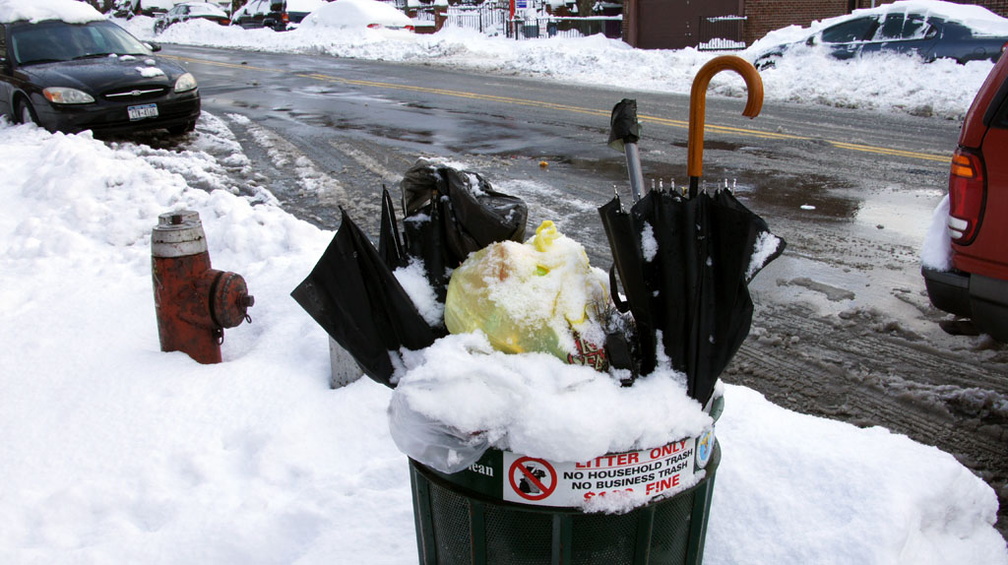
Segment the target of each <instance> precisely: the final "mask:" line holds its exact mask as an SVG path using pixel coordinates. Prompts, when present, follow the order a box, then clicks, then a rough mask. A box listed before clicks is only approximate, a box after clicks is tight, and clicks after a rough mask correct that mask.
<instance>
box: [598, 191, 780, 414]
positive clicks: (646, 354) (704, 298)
mask: <svg viewBox="0 0 1008 565" xmlns="http://www.w3.org/2000/svg"><path fill="white" fill-rule="evenodd" d="M599 213H600V214H601V216H602V222H603V225H604V226H605V227H606V233H607V235H608V237H609V242H610V248H611V249H612V252H613V257H614V259H615V269H616V271H617V272H618V274H619V280H620V282H621V283H622V286H623V288H624V291H625V292H626V302H627V303H628V306H629V311H630V313H631V315H632V316H633V318H634V321H635V324H636V332H635V337H634V341H635V343H634V348H633V349H634V351H635V358H636V361H637V367H636V369H637V371H638V373H639V374H641V375H646V374H649V373H650V372H652V371H653V370H654V369H655V368H656V367H657V366H658V362H659V361H658V360H659V358H660V356H662V355H664V356H665V357H667V358H668V359H669V361H670V363H671V365H672V367H673V368H674V369H676V370H679V371H682V372H684V373H686V376H687V382H688V389H689V391H688V392H689V394H690V396H691V397H693V398H695V399H696V400H698V401H700V402H701V403H706V402H707V400H708V399H709V398H710V396H711V393H712V392H713V390H714V384H715V383H716V381H717V378H718V376H719V375H720V374H721V372H722V371H723V370H724V368H725V366H727V364H728V362H729V361H730V360H731V358H732V357H733V356H734V355H735V353H736V352H737V351H738V348H739V347H740V346H741V345H742V342H743V341H744V340H745V338H746V336H747V335H748V333H749V327H750V324H751V322H752V314H753V303H752V299H751V297H750V295H749V289H748V286H747V285H748V282H749V281H750V280H751V279H752V277H753V276H755V275H756V273H758V272H759V270H760V269H762V268H763V267H764V266H765V265H766V264H767V263H769V262H770V261H772V260H773V259H774V258H776V257H777V256H778V255H780V253H781V252H783V250H784V242H783V241H782V240H780V239H779V238H777V237H776V236H774V235H773V234H772V233H770V230H769V228H768V227H767V224H766V222H764V221H763V219H762V218H760V217H759V216H757V215H756V214H754V213H752V212H751V211H749V210H748V209H747V208H746V207H745V206H744V205H743V204H742V203H741V202H739V201H738V200H737V199H736V198H735V197H734V196H733V195H732V194H730V193H729V192H728V191H719V192H718V193H716V194H713V195H711V194H708V193H706V192H703V193H700V194H699V195H698V196H697V197H695V198H692V199H686V198H683V197H682V196H680V195H678V194H674V193H670V192H666V191H659V190H653V191H651V192H649V193H648V194H647V195H646V196H644V197H643V198H642V199H641V200H640V201H639V202H638V203H637V204H635V205H634V206H633V207H632V208H631V209H630V211H629V212H627V211H625V210H624V209H623V208H622V207H621V206H620V203H619V201H618V199H614V200H613V201H611V202H609V203H608V204H606V205H605V206H602V207H601V208H599ZM766 246H770V247H769V248H768V247H766ZM754 258H755V261H754Z"/></svg>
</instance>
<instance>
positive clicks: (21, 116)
mask: <svg viewBox="0 0 1008 565" xmlns="http://www.w3.org/2000/svg"><path fill="white" fill-rule="evenodd" d="M16 115H17V118H18V123H21V124H35V125H39V121H38V115H36V114H35V108H32V105H31V102H29V101H27V100H24V99H20V100H18V102H17V110H16Z"/></svg>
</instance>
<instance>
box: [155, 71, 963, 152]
mask: <svg viewBox="0 0 1008 565" xmlns="http://www.w3.org/2000/svg"><path fill="white" fill-rule="evenodd" d="M168 58H171V59H177V60H180V61H187V62H191V63H199V64H204V65H215V66H219V67H227V68H233V69H246V70H252V71H261V72H269V73H280V74H294V76H298V77H302V78H308V79H313V80H319V81H325V82H335V83H340V84H346V85H351V86H363V87H371V88H382V89H388V90H406V91H410V92H422V93H424V94H433V95H436V96H451V97H454V98H465V99H467V100H483V101H486V102H496V103H500V104H509V105H512V106H528V107H533V108H542V109H546V110H556V111H560V112H570V113H574V114H584V115H589V116H604V117H608V116H609V115H610V112H608V111H604V110H595V109H591V108H582V107H580V106H571V105H568V104H558V103H556V102H543V101H539V100H527V99H523V98H514V97H511V96H500V95H496V94H480V93H477V92H465V91H462V90H448V89H444V88H431V87H426V86H413V85H408V84H395V83H391V82H379V81H373V80H358V79H348V78H344V77H338V76H333V75H327V74H323V73H292V71H289V70H286V69H277V68H267V67H256V66H253V65H247V64H235V63H225V62H221V61H211V60H207V59H193V58H190V57H177V56H170V57H168ZM638 119H640V121H641V122H642V123H654V124H659V125H663V126H668V127H674V128H681V129H688V128H689V122H685V121H682V120H672V119H668V118H660V117H657V116H645V115H641V116H638ZM704 129H705V130H706V131H714V132H718V133H724V134H728V135H740V136H746V137H757V138H761V139H783V140H793V141H822V142H825V143H827V144H829V145H831V146H833V147H836V148H837V149H843V150H846V151H858V152H861V153H872V154H875V155H888V156H892V157H905V158H907V159H919V160H923V161H936V162H942V163H945V162H948V161H949V160H950V159H951V153H949V154H947V155H941V154H935V153H923V152H919V151H908V150H904V149H895V148H890V147H878V146H874V145H863V144H858V143H847V142H844V141H834V140H831V139H820V138H814V137H808V136H802V135H791V134H786V133H777V132H771V131H763V130H758V129H749V128H740V127H733V126H722V125H718V124H705V126H704Z"/></svg>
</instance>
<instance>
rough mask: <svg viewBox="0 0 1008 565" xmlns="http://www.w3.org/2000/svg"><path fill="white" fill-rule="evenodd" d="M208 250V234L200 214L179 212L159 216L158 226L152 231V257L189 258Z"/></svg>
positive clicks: (186, 211) (188, 211)
mask: <svg viewBox="0 0 1008 565" xmlns="http://www.w3.org/2000/svg"><path fill="white" fill-rule="evenodd" d="M206 250H207V243H206V234H205V233H204V232H203V224H202V222H200V217H199V212H194V211H192V210H179V211H178V212H167V213H164V214H161V215H160V216H158V225H157V226H155V227H154V229H153V230H151V255H152V256H154V257H187V256H189V255H196V254H199V253H204V252H205V251H206Z"/></svg>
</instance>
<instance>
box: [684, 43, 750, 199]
mask: <svg viewBox="0 0 1008 565" xmlns="http://www.w3.org/2000/svg"><path fill="white" fill-rule="evenodd" d="M729 69H730V70H733V71H735V72H737V73H738V74H740V75H742V78H743V79H745V83H746V90H747V92H748V99H747V100H746V107H745V109H744V110H742V115H743V116H748V117H750V118H755V117H756V116H758V115H759V113H760V109H762V108H763V79H762V78H760V74H759V71H757V70H756V67H754V66H752V63H750V62H749V61H746V60H745V59H743V58H741V57H738V56H736V55H721V56H720V57H715V58H713V59H711V60H710V61H708V62H707V64H705V65H704V66H703V67H700V70H699V71H698V72H697V75H696V77H694V79H693V88H692V90H691V91H690V114H689V137H688V145H687V160H686V170H687V172H688V173H689V177H690V196H693V195H694V194H695V192H696V186H695V185H696V184H697V183H698V182H699V180H700V175H702V174H703V136H704V113H705V111H706V109H707V85H709V84H710V81H711V78H713V77H714V75H716V74H718V73H719V72H721V71H724V70H729Z"/></svg>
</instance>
